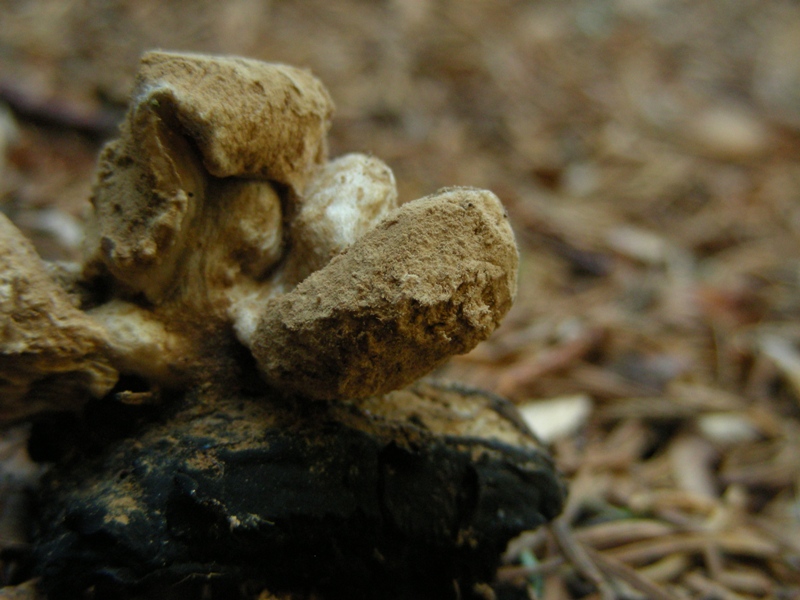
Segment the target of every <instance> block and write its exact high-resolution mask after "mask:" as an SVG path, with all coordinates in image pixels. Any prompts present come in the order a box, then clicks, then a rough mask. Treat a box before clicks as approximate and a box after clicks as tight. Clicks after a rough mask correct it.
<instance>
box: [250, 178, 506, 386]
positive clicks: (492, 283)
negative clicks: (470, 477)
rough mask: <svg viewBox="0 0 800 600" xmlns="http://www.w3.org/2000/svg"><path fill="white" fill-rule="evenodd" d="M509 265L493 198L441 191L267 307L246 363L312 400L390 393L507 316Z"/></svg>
mask: <svg viewBox="0 0 800 600" xmlns="http://www.w3.org/2000/svg"><path fill="white" fill-rule="evenodd" d="M517 261H518V254H517V248H516V245H515V242H514V236H513V233H512V231H511V227H510V226H509V224H508V220H507V218H506V216H505V213H504V210H503V207H502V205H501V204H500V201H499V200H498V199H497V197H496V196H495V195H494V194H492V193H491V192H487V191H484V190H477V189H469V188H450V189H445V190H442V191H440V192H439V193H437V194H434V195H432V196H428V197H425V198H421V199H419V200H416V201H414V202H411V203H408V204H405V205H404V206H402V207H400V208H399V209H397V210H396V211H394V212H392V213H390V214H389V216H388V217H386V218H385V219H384V220H383V221H382V222H381V223H379V224H378V225H377V226H376V227H375V228H374V229H373V230H371V231H369V232H368V233H367V234H365V235H364V236H363V237H362V238H361V239H359V240H358V241H357V242H356V243H355V244H353V245H352V246H351V247H350V248H348V249H347V250H346V251H345V252H343V253H342V254H340V255H339V256H337V257H336V258H334V259H333V260H332V261H331V262H330V263H329V264H328V265H327V266H326V267H325V268H323V269H321V270H319V271H317V272H315V273H313V274H312V275H311V276H310V277H308V279H306V280H305V281H303V282H302V283H301V284H300V285H298V286H297V287H296V288H295V289H294V290H293V291H291V292H289V293H287V294H284V295H282V296H279V297H277V298H274V299H272V300H270V301H269V302H268V303H267V304H266V305H265V306H264V308H263V311H262V313H261V314H262V317H261V320H260V322H259V323H258V325H257V327H256V330H255V333H254V335H253V337H252V340H251V344H252V345H251V349H252V351H253V355H254V356H255V358H256V361H257V362H258V365H259V368H260V370H261V373H262V375H263V377H264V378H265V379H266V381H267V382H268V383H270V384H271V385H273V386H275V387H278V388H281V389H286V390H288V391H291V392H293V393H298V394H302V395H305V396H309V397H313V398H324V399H335V398H348V397H353V398H358V397H366V396H370V395H373V394H380V393H384V392H388V391H390V390H393V389H397V388H399V387H402V386H404V385H407V384H408V383H410V382H412V381H413V380H415V379H417V378H419V377H420V376H422V375H424V374H425V373H428V372H429V371H430V370H431V369H433V368H434V367H435V366H436V365H437V364H439V363H440V362H442V361H443V360H444V359H445V358H447V357H449V356H451V355H453V354H460V353H464V352H467V351H469V350H471V349H472V348H473V347H474V346H475V345H476V344H477V343H478V342H480V341H482V340H484V339H486V337H488V336H489V334H490V333H491V332H492V331H493V330H494V329H495V327H496V326H497V325H498V324H499V322H500V319H501V318H502V317H503V316H504V315H505V313H506V312H507V311H508V309H509V308H510V307H511V302H512V300H513V297H514V295H515V292H516V271H517Z"/></svg>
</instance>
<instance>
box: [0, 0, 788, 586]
mask: <svg viewBox="0 0 800 600" xmlns="http://www.w3.org/2000/svg"><path fill="white" fill-rule="evenodd" d="M2 4H3V6H2V10H0V210H2V212H3V213H4V214H6V215H7V216H9V217H10V218H11V219H12V220H13V221H14V222H15V223H16V224H17V226H18V227H20V228H21V229H22V230H23V231H24V232H25V233H26V234H27V235H28V236H29V237H30V238H31V239H33V240H34V242H35V244H36V247H37V249H38V251H39V252H40V254H41V255H42V256H43V257H44V258H45V259H51V260H56V259H57V260H74V259H76V258H77V257H78V256H79V255H80V240H81V236H82V228H83V223H84V220H85V216H86V214H87V210H88V208H89V205H88V201H87V200H88V197H89V194H90V189H91V182H92V176H93V169H94V164H95V157H96V155H97V152H98V150H99V148H100V146H101V145H102V143H103V141H104V140H106V139H108V138H110V137H111V136H113V135H114V133H115V128H116V124H117V123H118V122H119V120H120V119H121V116H122V115H123V114H124V110H125V104H126V101H127V96H128V93H129V92H130V89H131V87H132V81H133V76H134V73H135V71H136V68H137V62H138V57H139V55H140V54H141V53H142V52H143V51H144V50H147V49H151V48H164V49H172V50H189V51H198V52H213V53H226V54H239V55H243V56H248V57H252V58H258V59H263V60H268V61H277V62H285V63H289V64H292V65H295V66H300V67H307V68H309V69H311V70H312V71H313V72H314V74H316V75H317V76H318V77H319V78H320V79H321V80H322V81H323V82H324V83H325V85H326V86H327V87H328V89H329V90H330V92H331V95H332V97H333V98H334V100H335V102H336V104H337V112H336V115H335V117H334V125H333V128H332V131H331V155H332V156H336V155H339V154H343V153H345V152H354V151H358V152H367V153H371V154H374V155H375V156H377V157H379V158H381V159H383V160H384V161H386V162H387V163H388V164H389V165H390V166H391V168H392V169H393V170H394V173H395V176H396V179H397V182H398V187H399V192H400V198H401V201H408V200H412V199H415V198H418V197H421V196H424V195H426V194H429V193H432V192H434V191H435V190H437V189H438V188H440V187H443V186H451V185H468V186H476V187H481V188H488V189H490V190H492V191H494V192H495V193H496V194H497V195H498V196H499V197H500V198H501V200H502V201H503V202H504V203H505V205H506V206H507V207H508V211H509V213H510V216H511V220H512V224H513V226H514V228H515V232H516V235H517V239H518V243H519V246H520V251H521V256H522V260H521V268H520V289H519V293H518V297H517V301H516V304H515V307H514V308H513V309H512V312H511V313H510V314H509V316H508V317H507V318H506V321H505V322H504V324H503V325H502V326H501V328H500V329H499V330H498V331H497V332H496V333H495V335H494V336H493V337H492V338H491V339H490V340H489V341H487V342H485V343H484V344H482V345H480V346H479V347H478V348H477V349H476V350H474V351H473V352H472V353H470V354H468V355H465V356H462V357H457V358H456V359H453V360H452V361H451V362H450V363H449V364H448V365H447V366H445V367H444V368H442V369H441V370H440V372H439V373H438V375H441V376H443V377H447V378H449V379H456V380H460V381H464V382H467V383H470V384H475V385H478V386H481V387H483V388H485V389H488V390H491V391H494V392H497V393H499V394H502V395H504V396H506V397H509V398H510V399H512V400H513V401H514V402H516V403H517V404H518V405H520V407H521V409H522V411H523V412H524V414H525V415H526V416H527V417H528V418H529V419H530V420H531V422H533V423H534V427H535V428H536V429H537V431H538V432H539V433H540V434H541V435H542V437H543V438H545V440H546V441H547V442H548V443H549V444H550V447H551V450H552V452H553V455H554V457H555V459H556V461H557V463H558V465H559V467H560V469H561V470H562V471H563V473H564V474H565V475H566V477H567V478H568V480H569V482H570V490H571V494H570V500H569V503H568V506H567V508H566V510H565V513H564V515H563V516H562V517H561V518H560V519H559V521H557V522H556V523H555V524H554V525H552V526H551V527H549V528H545V529H542V530H541V531H537V532H532V533H530V534H525V535H524V536H522V537H521V538H520V539H518V540H516V541H515V542H514V543H513V544H512V546H511V547H510V548H509V550H508V553H507V564H506V565H505V566H503V567H502V568H501V570H500V572H499V574H498V577H499V578H500V579H503V580H506V581H509V582H511V581H515V582H520V581H527V583H528V585H529V586H530V594H531V595H532V597H536V598H545V599H548V600H554V599H564V598H604V599H607V598H615V597H625V598H718V599H722V600H727V599H738V598H800V499H798V495H797V494H798V485H800V405H799V404H798V402H800V260H798V259H800V5H798V3H797V2H793V1H790V0H771V1H769V2H761V1H758V0H714V1H710V2H691V1H689V0H599V1H590V0H560V1H555V0H553V1H543V2H529V1H523V0H516V1H514V0H498V1H494V2H489V1H478V0H394V1H392V0H385V1H381V2H366V1H364V0H342V1H339V2H329V1H327V0H311V1H305V2H300V1H295V0H289V1H282V2H269V1H264V0H235V1H233V2H225V3H222V2H214V1H212V0H204V1H196V2H194V3H193V4H192V6H191V8H186V6H187V3H185V2H178V1H177V0H170V1H168V2H156V1H155V0H136V1H133V0H104V1H99V0H62V1H56V0H49V1H47V0H13V1H12V0H8V1H6V2H3V3H2Z"/></svg>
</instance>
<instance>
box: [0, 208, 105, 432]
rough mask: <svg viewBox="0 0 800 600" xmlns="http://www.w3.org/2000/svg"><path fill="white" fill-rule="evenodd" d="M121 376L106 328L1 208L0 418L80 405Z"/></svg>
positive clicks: (6, 419)
mask: <svg viewBox="0 0 800 600" xmlns="http://www.w3.org/2000/svg"><path fill="white" fill-rule="evenodd" d="M116 381H117V371H116V370H115V369H114V368H112V367H111V364H110V361H109V358H108V343H107V338H106V333H105V331H104V330H103V328H102V327H101V326H100V325H99V324H98V323H97V322H95V321H94V320H92V319H91V318H89V317H88V316H87V315H86V314H85V313H83V312H82V311H80V310H78V309H77V308H75V307H74V306H73V305H72V303H71V302H70V299H69V297H68V296H67V294H66V292H65V291H64V290H62V289H61V288H59V286H58V285H57V284H56V283H55V282H54V281H53V280H52V279H51V278H50V277H49V275H48V274H47V270H46V268H45V265H44V263H43V262H42V261H41V259H40V258H39V256H38V255H37V254H36V250H35V249H34V248H33V245H32V244H31V243H30V242H29V241H28V240H27V239H26V238H25V236H24V235H23V234H22V233H21V232H20V231H19V230H18V229H17V228H16V227H15V226H14V225H13V224H12V223H11V221H9V220H8V218H7V217H5V216H4V215H3V214H2V213H0V421H10V420H14V419H18V418H22V417H27V416H30V415H32V414H34V413H36V412H39V411H41V410H46V409H59V410H64V409H67V408H78V407H79V406H81V405H82V404H83V403H84V402H85V401H86V400H87V399H88V398H89V397H91V396H101V395H103V394H105V393H106V392H107V391H108V390H109V389H111V387H112V386H113V385H114V383H116Z"/></svg>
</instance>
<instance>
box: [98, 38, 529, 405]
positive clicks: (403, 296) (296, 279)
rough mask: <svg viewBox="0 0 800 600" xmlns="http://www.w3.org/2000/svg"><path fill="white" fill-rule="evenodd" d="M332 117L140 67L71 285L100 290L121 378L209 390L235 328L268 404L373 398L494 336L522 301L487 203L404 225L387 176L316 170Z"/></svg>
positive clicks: (464, 202)
mask: <svg viewBox="0 0 800 600" xmlns="http://www.w3.org/2000/svg"><path fill="white" fill-rule="evenodd" d="M332 109H333V107H332V103H331V101H330V98H329V97H328V95H327V93H326V92H325V90H324V88H323V87H322V85H321V84H320V83H319V82H318V81H317V80H316V79H314V78H313V77H312V76H311V75H310V74H308V73H307V72H306V71H302V70H299V69H295V68H292V67H288V66H283V65H271V64H265V63H260V62H257V61H252V60H246V59H239V58H212V57H207V56H199V55H179V54H170V53H164V52H151V53H148V54H146V55H145V56H144V58H143V59H142V67H141V69H140V72H139V76H138V78H137V81H136V89H135V91H134V94H133V103H132V105H131V107H130V109H129V111H128V114H127V117H126V120H125V122H124V124H123V126H122V128H121V131H120V137H119V138H118V139H117V140H114V141H112V142H111V143H110V144H108V145H107V146H106V148H105V149H104V150H103V152H102V154H101V157H100V167H99V169H98V175H97V180H96V183H95V186H94V191H93V196H92V203H93V206H94V209H95V212H94V219H93V221H92V223H91V224H90V227H89V231H90V235H89V241H88V249H89V251H88V256H89V258H88V260H87V263H86V265H85V270H84V272H85V274H86V277H87V278H88V279H91V278H106V279H110V280H111V286H110V287H112V288H113V289H114V298H113V299H112V300H110V301H109V302H107V303H106V304H104V305H102V306H99V307H95V308H93V309H92V310H90V311H89V314H90V315H91V316H92V317H93V318H95V319H96V320H98V321H99V322H101V323H102V324H103V325H104V326H105V327H106V329H107V330H108V338H109V340H110V343H111V346H112V349H113V352H112V354H113V356H114V358H115V364H116V365H117V366H118V368H119V369H120V370H122V371H124V372H133V373H136V374H138V375H140V376H142V377H145V378H147V379H149V380H153V381H156V382H158V383H160V384H162V385H167V386H170V385H172V386H181V385H185V384H186V382H188V381H197V377H198V373H199V374H200V376H202V377H205V378H207V377H208V372H209V368H211V367H210V366H211V365H214V364H219V363H220V358H219V355H220V354H225V353H228V352H229V345H228V343H227V342H226V341H225V339H226V338H225V334H226V333H227V332H228V331H229V330H230V328H232V329H233V331H234V332H235V334H236V336H237V338H238V341H239V342H240V343H242V344H244V345H245V346H246V347H248V348H249V349H250V350H251V351H252V353H253V355H254V357H255V359H256V362H257V363H258V366H259V370H260V372H261V373H262V375H263V377H264V380H265V382H266V383H267V384H268V385H269V386H271V387H273V388H276V389H281V390H284V391H286V392H288V393H293V394H301V395H305V396H310V397H316V398H327V399H334V398H340V397H366V396H370V395H373V394H379V393H384V392H387V391H390V390H392V389H395V388H398V387H401V386H403V385H407V384H408V383H411V382H412V381H414V380H415V379H417V378H418V377H420V376H421V375H424V374H425V373H426V372H427V371H429V370H430V369H432V368H433V367H434V366H436V365H437V364H438V363H440V362H441V361H442V360H444V359H445V358H446V357H448V356H450V355H452V354H454V353H462V352H466V351H468V350H470V349H471V348H472V347H474V346H475V344H477V343H478V342H479V341H481V340H482V339H485V338H486V337H487V336H488V335H489V334H490V333H491V332H492V330H493V329H494V328H495V327H496V325H497V324H498V323H499V321H500V319H501V318H502V316H503V315H504V314H505V312H506V311H507V310H508V308H509V307H510V305H511V301H512V299H513V296H514V293H515V289H516V283H515V276H516V266H517V251H516V246H515V244H514V238H513V234H512V232H511V229H510V227H509V225H508V222H507V219H506V217H505V215H504V212H503V208H502V205H501V204H500V202H499V200H498V199H497V198H496V197H495V196H494V195H493V194H491V193H490V192H486V191H482V190H474V189H469V188H461V189H449V190H444V191H442V192H440V193H438V194H435V195H432V196H429V197H427V198H423V199H420V200H417V201H414V202H411V203H408V204H406V205H404V206H402V207H399V208H398V207H397V192H396V189H395V183H394V177H393V175H392V172H391V170H390V169H389V167H387V166H386V165H385V164H384V163H382V162H381V161H380V160H378V159H376V158H373V157H368V156H364V155H360V154H350V155H346V156H343V157H340V158H338V159H336V160H332V161H328V160H327V153H326V143H325V132H326V131H327V128H328V125H329V118H330V115H331V112H332ZM198 324H203V326H202V327H198ZM198 331H201V332H202V334H201V335H198ZM214 340H217V341H216V342H215V341H214ZM198 366H202V367H201V368H199V369H198Z"/></svg>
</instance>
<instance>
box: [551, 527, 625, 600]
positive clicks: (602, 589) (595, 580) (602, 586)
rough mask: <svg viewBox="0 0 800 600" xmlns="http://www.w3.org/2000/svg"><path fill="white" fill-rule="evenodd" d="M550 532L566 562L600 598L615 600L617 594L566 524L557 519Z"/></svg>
mask: <svg viewBox="0 0 800 600" xmlns="http://www.w3.org/2000/svg"><path fill="white" fill-rule="evenodd" d="M550 531H552V532H553V536H554V537H555V539H556V542H557V543H558V545H559V547H560V548H561V551H562V552H563V553H564V556H565V557H566V558H567V560H569V561H570V563H572V566H573V567H575V569H576V570H577V571H578V572H579V573H580V574H581V575H583V576H584V577H586V579H588V580H589V581H590V582H591V583H592V584H593V585H594V586H595V587H596V588H597V591H598V592H599V593H600V597H601V598H603V600H616V599H617V593H616V592H615V591H614V590H613V589H612V588H611V585H609V582H608V581H607V580H606V578H605V577H604V576H603V573H602V571H601V570H600V569H599V568H598V567H597V565H596V564H595V563H594V562H593V561H592V558H591V557H590V556H589V554H588V552H587V549H586V548H585V547H584V546H583V545H582V544H581V543H580V542H579V541H578V540H576V539H575V536H574V535H573V534H572V531H571V529H570V527H569V525H568V523H567V522H566V521H564V520H563V519H562V518H558V519H556V520H555V521H553V522H552V523H551V524H550Z"/></svg>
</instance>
